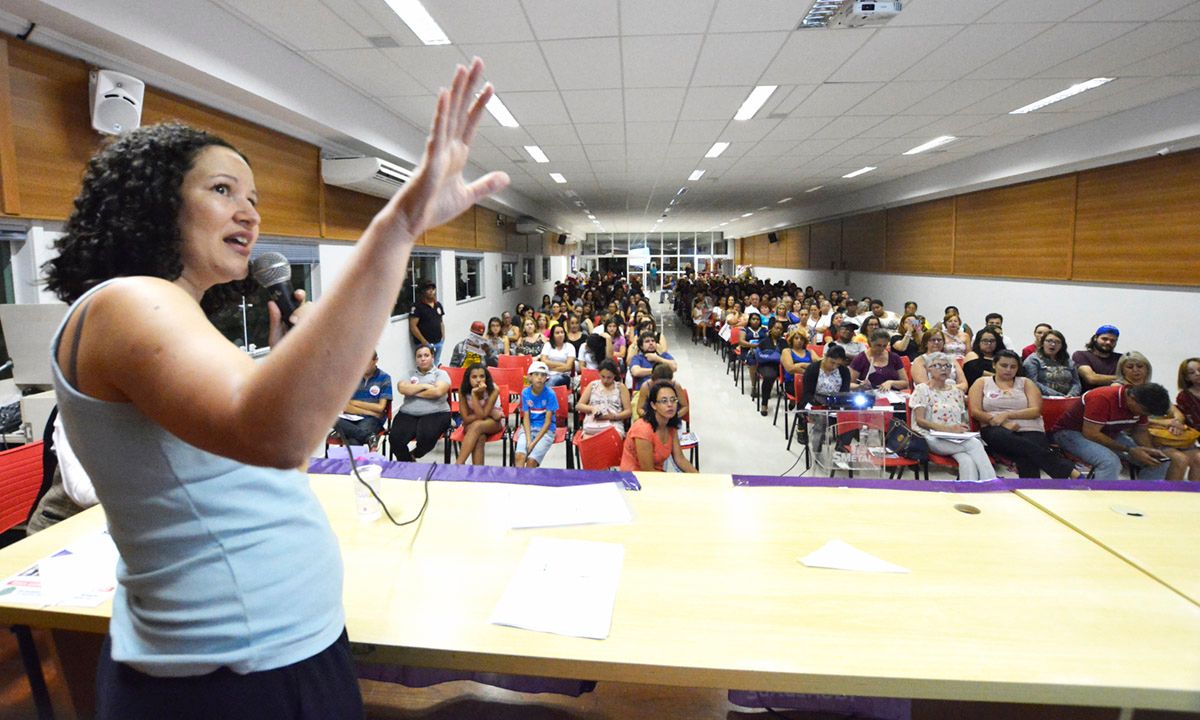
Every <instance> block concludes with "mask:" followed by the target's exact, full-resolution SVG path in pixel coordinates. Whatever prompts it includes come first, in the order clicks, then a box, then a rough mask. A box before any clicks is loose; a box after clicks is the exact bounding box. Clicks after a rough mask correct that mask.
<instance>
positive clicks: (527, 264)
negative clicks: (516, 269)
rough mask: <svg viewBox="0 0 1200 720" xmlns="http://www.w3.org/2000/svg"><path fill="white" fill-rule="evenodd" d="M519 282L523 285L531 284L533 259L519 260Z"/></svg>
mask: <svg viewBox="0 0 1200 720" xmlns="http://www.w3.org/2000/svg"><path fill="white" fill-rule="evenodd" d="M521 281H522V283H523V284H525V285H532V284H533V258H521Z"/></svg>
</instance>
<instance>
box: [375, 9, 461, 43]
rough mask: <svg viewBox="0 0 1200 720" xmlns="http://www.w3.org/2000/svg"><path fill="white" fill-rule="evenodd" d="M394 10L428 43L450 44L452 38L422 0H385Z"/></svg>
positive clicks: (422, 40) (410, 28) (409, 27)
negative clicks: (439, 24)
mask: <svg viewBox="0 0 1200 720" xmlns="http://www.w3.org/2000/svg"><path fill="white" fill-rule="evenodd" d="M384 2H386V3H387V4H388V7H390V8H391V9H392V12H394V13H396V14H397V15H399V16H400V19H401V20H403V21H404V24H405V25H407V26H408V29H409V30H412V31H413V34H414V35H416V36H417V37H418V38H420V40H421V42H423V43H425V44H426V45H449V44H450V38H449V36H447V35H446V32H445V31H444V30H442V28H441V27H439V26H438V24H437V21H436V20H434V19H433V16H432V15H430V14H429V11H428V10H426V9H425V6H424V5H422V4H421V2H420V0H384Z"/></svg>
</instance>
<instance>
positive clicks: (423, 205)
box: [392, 58, 508, 238]
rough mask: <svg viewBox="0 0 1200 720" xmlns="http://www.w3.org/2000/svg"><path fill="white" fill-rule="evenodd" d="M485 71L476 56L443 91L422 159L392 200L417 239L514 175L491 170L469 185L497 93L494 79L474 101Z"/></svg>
mask: <svg viewBox="0 0 1200 720" xmlns="http://www.w3.org/2000/svg"><path fill="white" fill-rule="evenodd" d="M482 75H483V61H482V60H480V59H479V58H474V59H473V60H472V61H471V67H470V68H464V67H463V66H461V65H459V66H458V69H457V70H456V71H455V73H454V80H453V81H452V82H451V84H450V88H449V89H448V90H447V89H443V90H442V91H441V92H439V93H438V101H437V109H436V110H435V111H434V114H433V127H432V129H431V130H430V131H429V138H428V140H426V142H425V154H424V156H423V157H422V158H421V164H420V166H419V167H418V168H417V170H416V172H415V173H414V175H413V177H412V179H410V180H409V181H408V183H407V184H406V185H405V186H404V189H403V190H401V191H400V192H399V193H398V194H397V195H396V197H395V198H393V201H392V202H393V203H394V204H395V209H396V210H397V211H398V212H399V213H400V217H399V218H397V219H398V220H400V221H401V222H402V223H404V225H405V226H406V230H407V231H408V233H409V234H410V236H411V237H412V238H416V237H417V236H418V235H420V234H421V233H423V232H425V231H426V230H428V229H429V228H432V227H437V226H438V225H441V224H442V223H445V222H447V221H449V220H451V219H453V218H455V217H457V216H458V215H460V214H462V213H463V212H465V211H466V210H468V209H470V207H471V206H472V205H474V204H475V203H477V202H479V201H480V200H482V199H483V198H485V197H487V196H488V195H491V194H492V193H495V192H498V191H499V190H502V189H504V188H505V187H506V186H507V185H508V175H507V174H506V173H503V172H491V173H488V174H487V175H484V176H483V177H481V178H479V179H478V180H476V181H475V182H472V183H469V184H468V183H467V182H466V181H465V180H464V179H463V175H462V171H463V168H464V167H465V166H466V164H467V157H468V156H469V155H470V150H471V142H472V140H474V138H475V129H476V127H477V126H478V125H479V118H480V116H481V115H482V114H483V110H484V106H485V105H487V102H488V100H489V99H491V97H492V86H491V84H490V83H489V84H487V85H484V87H483V90H482V92H480V93H479V97H477V98H475V99H474V101H473V102H472V101H471V96H472V93H473V91H474V88H475V86H476V85H478V84H479V80H480V78H481V77H482Z"/></svg>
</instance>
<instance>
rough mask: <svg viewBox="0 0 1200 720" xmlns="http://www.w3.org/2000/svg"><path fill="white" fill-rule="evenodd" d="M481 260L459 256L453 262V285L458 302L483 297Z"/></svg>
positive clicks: (476, 257) (477, 257) (475, 257)
mask: <svg viewBox="0 0 1200 720" xmlns="http://www.w3.org/2000/svg"><path fill="white" fill-rule="evenodd" d="M482 264H483V258H480V257H479V256H474V257H472V256H466V257H464V256H462V255H459V256H458V257H457V259H456V260H455V273H454V283H455V285H456V286H457V288H456V291H457V297H458V301H459V302H462V301H463V300H472V299H474V298H477V297H481V296H482V295H483V274H482V273H481V272H480V266H481V265H482Z"/></svg>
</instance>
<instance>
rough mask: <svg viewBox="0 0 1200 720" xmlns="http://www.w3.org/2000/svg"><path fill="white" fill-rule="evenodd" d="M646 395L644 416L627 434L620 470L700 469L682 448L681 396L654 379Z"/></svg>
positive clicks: (671, 386)
mask: <svg viewBox="0 0 1200 720" xmlns="http://www.w3.org/2000/svg"><path fill="white" fill-rule="evenodd" d="M645 398H646V399H645V406H644V407H643V408H642V417H640V418H638V419H637V420H635V421H634V422H633V425H632V426H631V427H630V428H629V434H628V435H627V436H626V437H625V447H624V449H623V451H622V453H621V470H623V471H637V470H641V471H643V472H651V471H657V472H664V471H675V472H688V473H694V472H697V470H696V468H695V467H693V466H692V464H691V463H690V462H688V459H687V458H686V457H684V456H683V450H681V449H680V447H679V425H680V420H679V396H678V395H677V394H676V393H675V387H674V386H673V385H672V384H671V383H669V382H666V381H662V380H660V381H655V382H654V383H651V384H650V385H648V386H647V391H646V393H645ZM668 460H670V461H671V462H670V463H669V464H668Z"/></svg>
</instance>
